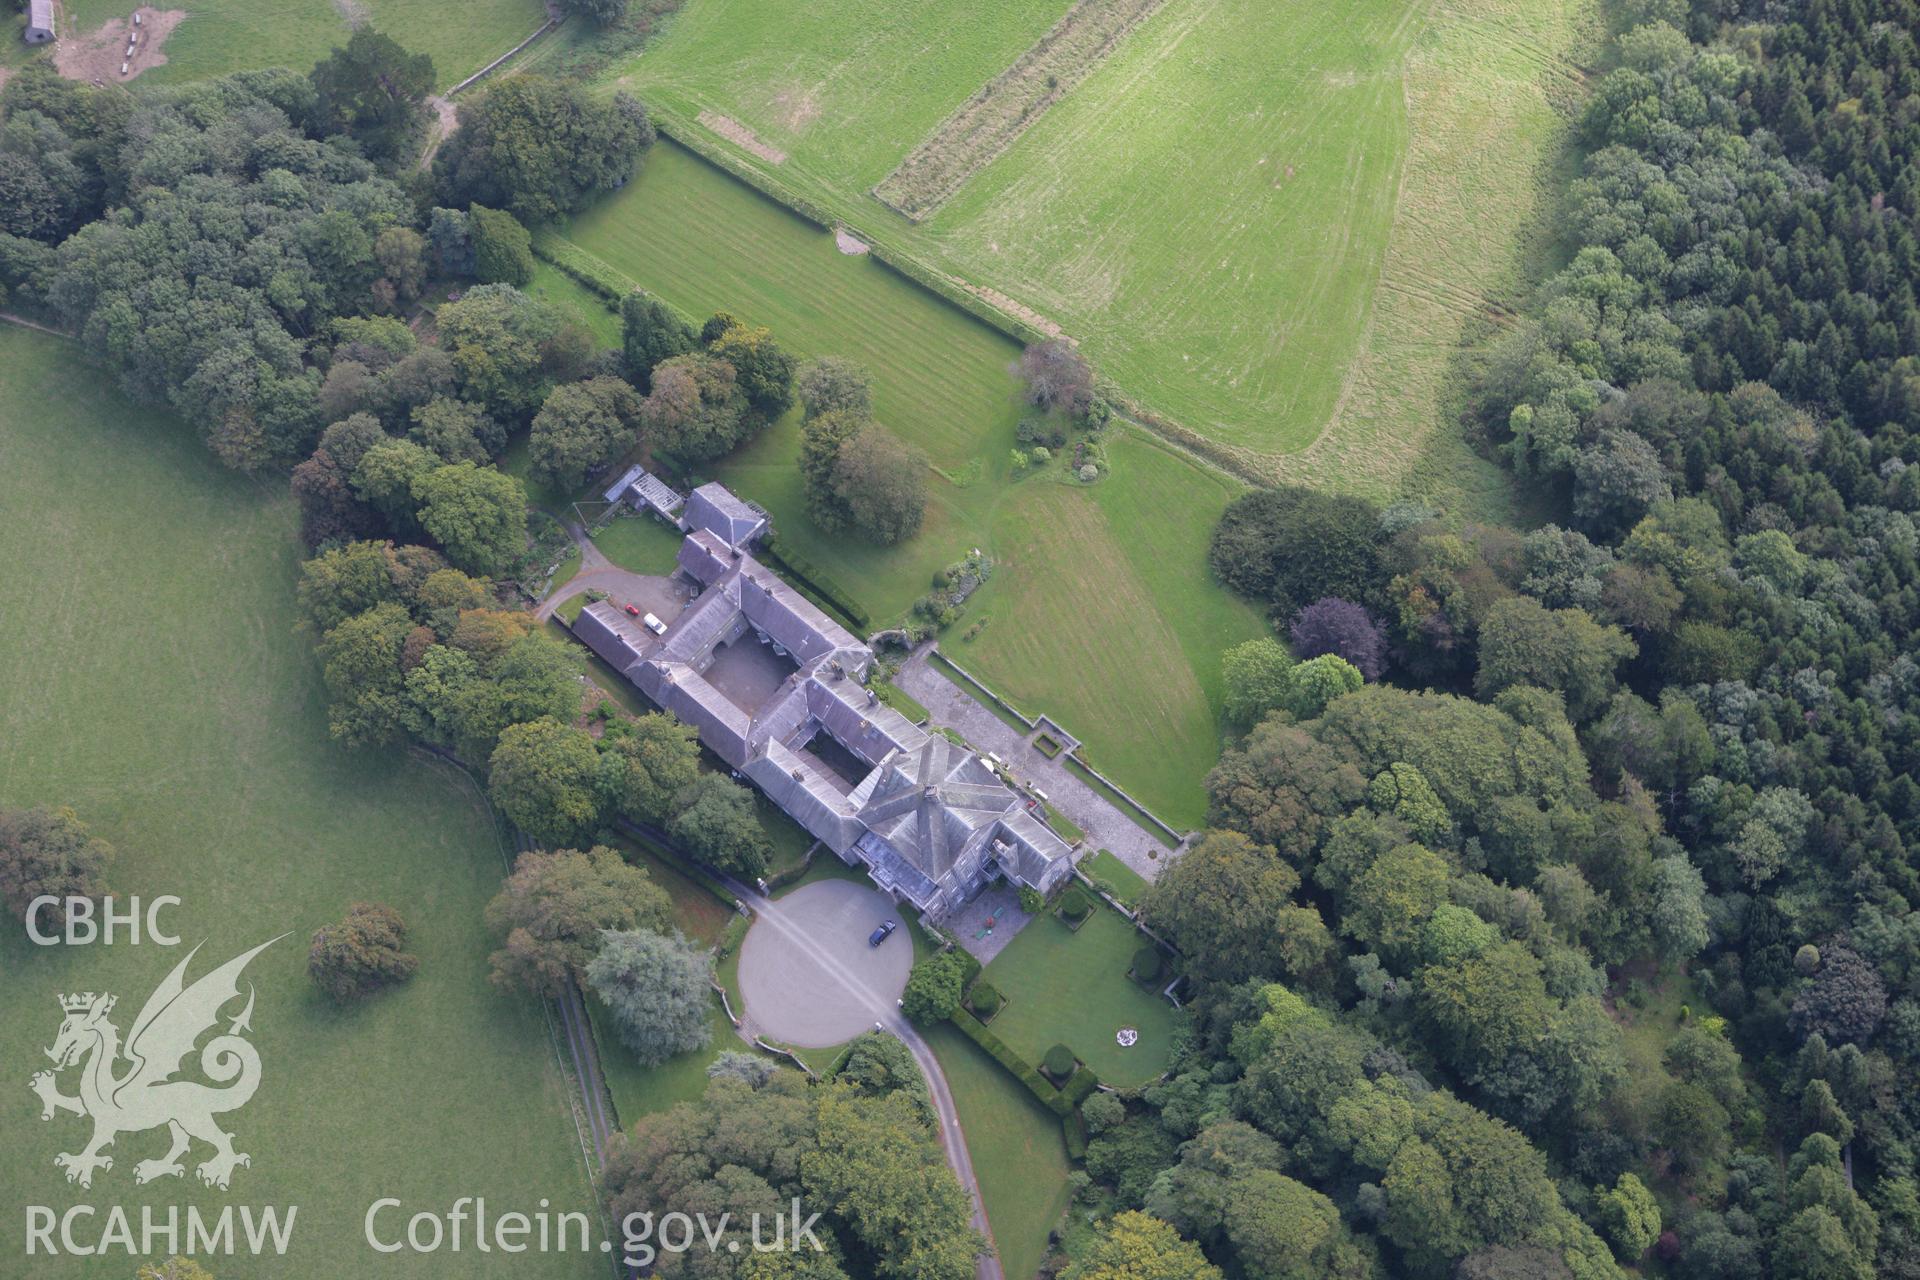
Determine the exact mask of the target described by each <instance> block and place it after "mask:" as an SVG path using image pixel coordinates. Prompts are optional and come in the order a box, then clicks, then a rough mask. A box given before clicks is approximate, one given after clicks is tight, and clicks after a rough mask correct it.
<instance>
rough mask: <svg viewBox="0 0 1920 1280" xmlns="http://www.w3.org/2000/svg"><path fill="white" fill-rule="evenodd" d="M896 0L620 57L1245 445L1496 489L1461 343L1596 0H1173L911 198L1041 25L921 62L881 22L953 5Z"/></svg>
mask: <svg viewBox="0 0 1920 1280" xmlns="http://www.w3.org/2000/svg"><path fill="white" fill-rule="evenodd" d="M874 2H875V0H823V3H822V4H819V5H811V6H806V7H805V8H804V10H801V9H795V8H793V7H792V6H784V5H780V4H777V3H775V0H694V3H692V4H690V5H689V7H688V8H687V10H686V11H684V12H682V13H681V14H680V15H678V16H677V17H676V18H675V19H674V20H673V22H672V23H671V24H670V26H669V28H668V30H667V31H666V33H665V34H664V35H663V36H662V37H661V38H660V40H658V41H657V42H656V44H655V45H654V46H653V47H651V48H649V49H648V51H647V52H646V54H645V56H644V57H640V58H637V59H634V60H631V61H629V63H628V64H627V65H626V67H625V68H624V69H623V71H624V74H622V75H621V76H619V77H618V79H617V83H619V84H622V85H624V86H626V87H628V88H631V89H633V90H634V91H635V92H637V93H639V94H640V95H641V96H642V97H644V98H646V99H647V100H648V101H650V102H652V103H656V104H657V105H658V106H660V107H661V108H662V109H663V111H664V112H665V113H666V114H667V115H668V116H670V117H671V118H672V119H673V120H674V121H675V123H676V125H677V127H680V128H686V129H695V130H704V131H705V132H706V133H707V134H708V135H709V137H710V138H711V140H712V141H714V142H715V144H716V145H720V146H725V147H728V148H729V149H731V150H732V151H733V152H734V154H735V155H736V157H737V158H738V159H739V160H740V161H741V162H742V163H744V164H746V165H748V166H750V167H753V168H756V169H759V170H762V171H764V172H765V173H766V174H767V175H768V176H769V177H770V178H772V179H773V180H775V181H776V182H778V183H780V184H783V185H784V186H786V187H788V188H789V189H791V190H792V191H793V192H795V193H796V194H798V195H800V196H802V197H805V198H807V199H810V200H812V201H814V202H815V203H817V204H818V205H820V206H821V207H822V208H824V209H826V210H827V211H828V212H829V213H830V214H831V215H833V216H836V217H839V218H841V219H843V220H845V221H846V222H847V223H848V224H849V225H850V226H851V227H852V228H853V229H854V230H855V231H856V232H857V233H859V234H860V235H863V236H868V237H872V238H873V239H875V241H876V242H877V243H880V244H883V245H884V246H886V247H887V248H889V249H892V250H894V251H896V252H905V253H908V254H911V255H913V256H915V257H917V258H919V259H920V260H921V261H922V262H924V263H925V264H927V265H928V266H930V267H931V268H933V269H935V270H940V271H944V272H947V273H949V274H951V275H953V276H955V277H957V278H958V279H960V280H962V281H964V282H967V283H969V284H971V285H973V286H975V287H976V288H977V289H979V290H983V291H987V292H990V293H992V294H994V295H997V296H998V297H1003V298H1005V299H1007V300H1009V302H1010V304H1011V305H1012V306H1013V307H1014V308H1017V309H1018V310H1019V312H1020V313H1021V314H1024V315H1027V316H1029V317H1030V318H1034V317H1037V318H1038V319H1039V320H1040V321H1043V322H1051V323H1054V324H1057V325H1059V326H1060V327H1061V328H1062V329H1063V330H1064V332H1065V333H1066V334H1067V335H1068V336H1070V337H1072V338H1073V339H1075V340H1076V341H1078V342H1079V343H1080V344H1081V345H1082V347H1083V349H1084V350H1085V351H1086V352H1087V353H1088V355H1089V356H1090V357H1091V358H1092V359H1093V361H1094V362H1095V364H1096V365H1097V366H1098V367H1099V368H1100V369H1101V371H1102V372H1103V373H1104V374H1106V375H1107V376H1108V377H1110V378H1111V379H1112V380H1113V382H1114V383H1115V384H1116V385H1117V386H1118V388H1119V390H1120V391H1121V393H1122V394H1123V395H1124V396H1125V397H1126V398H1127V400H1128V401H1129V402H1130V403H1133V404H1135V405H1137V406H1139V407H1140V408H1141V409H1142V410H1143V411H1146V412H1148V413H1150V414H1152V415H1154V416H1157V417H1160V418H1164V419H1167V420H1169V421H1171V422H1172V423H1174V424H1176V425H1177V426H1178V427H1181V428H1185V429H1188V430H1192V431H1196V432H1198V433H1200V434H1202V435H1204V436H1206V437H1208V438H1209V439H1211V440H1212V441H1214V442H1215V443H1216V444H1217V445H1218V446H1220V447H1222V448H1224V449H1225V450H1227V451H1228V452H1230V453H1232V454H1233V455H1234V456H1235V458H1236V460H1237V462H1238V463H1239V464H1240V466H1241V468H1242V469H1243V470H1245V471H1247V472H1249V473H1256V474H1260V475H1263V476H1269V477H1273V478H1280V477H1283V476H1284V477H1299V478H1304V479H1308V480H1311V481H1312V482H1315V483H1322V484H1326V485H1328V486H1330V487H1338V488H1343V489H1347V490H1351V491H1359V492H1365V493H1367V494H1369V495H1371V496H1376V497H1381V496H1392V495H1395V494H1397V493H1399V492H1402V491H1404V490H1407V489H1409V488H1418V489H1422V490H1425V491H1428V492H1431V493H1434V494H1436V495H1437V496H1440V497H1442V498H1445V499H1447V500H1448V501H1450V502H1458V503H1460V504H1461V505H1463V506H1467V507H1471V508H1473V509H1474V510H1476V511H1477V512H1480V513H1482V514H1495V513H1497V512H1496V511H1495V510H1494V509H1496V508H1497V507H1498V505H1499V503H1500V501H1501V499H1500V498H1499V496H1498V493H1497V486H1495V485H1494V484H1492V483H1490V477H1491V476H1492V475H1493V471H1492V469H1491V468H1489V467H1486V466H1484V465H1483V464H1480V463H1478V461H1477V460H1476V459H1475V458H1474V457H1473V456H1472V455H1471V453H1470V452H1469V451H1468V450H1467V449H1466V448H1465V446H1464V444H1463V443H1462V442H1461V441H1460V439H1459V433H1458V432H1457V430H1454V429H1453V428H1451V427H1450V426H1444V425H1443V424H1444V423H1445V421H1446V419H1447V417H1448V416H1449V415H1448V414H1447V413H1446V412H1445V411H1446V409H1447V408H1448V400H1449V396H1450V393H1451V390H1452V388H1451V385H1450V378H1451V372H1452V366H1453V360H1454V357H1455V356H1456V355H1457V354H1458V352H1459V350H1460V348H1461V347H1462V346H1463V345H1464V344H1465V342H1466V341H1467V340H1468V339H1469V338H1470V337H1471V336H1472V335H1473V333H1474V332H1475V327H1476V326H1477V325H1480V324H1483V323H1484V322H1485V321H1486V320H1487V318H1488V314H1489V311H1490V309H1492V310H1494V311H1495V312H1496V313H1497V307H1492V308H1490V303H1492V302H1497V299H1498V298H1499V297H1500V296H1501V295H1503V294H1504V293H1507V292H1509V291H1511V290H1513V289H1515V288H1516V287H1517V286H1518V285H1519V284H1520V283H1521V281H1520V274H1521V273H1520V271H1519V265H1520V262H1521V259H1522V257H1523V246H1522V245H1521V244H1520V239H1521V235H1522V229H1523V228H1524V227H1526V226H1527V225H1528V223H1529V219H1530V216H1531V214H1532V213H1533V211H1534V210H1535V209H1536V208H1537V207H1538V201H1539V200H1540V199H1541V198H1542V197H1543V195H1544V194H1546V191H1547V185H1548V184H1546V183H1545V182H1543V180H1542V179H1543V174H1542V165H1543V161H1544V159H1545V157H1546V156H1548V155H1550V154H1551V153H1552V152H1553V151H1554V150H1555V148H1556V145H1557V143H1558V142H1559V140H1560V139H1561V137H1562V136H1563V135H1564V129H1565V124H1564V119H1563V117H1562V115H1561V113H1560V111H1559V109H1558V108H1557V106H1556V104H1557V103H1560V102H1564V101H1565V100H1566V99H1567V98H1568V96H1569V95H1570V93H1571V92H1572V91H1573V90H1574V89H1576V88H1577V85H1578V79H1579V74H1580V73H1579V71H1578V69H1577V68H1576V67H1575V66H1574V65H1573V61H1572V59H1573V58H1574V57H1577V56H1580V51H1581V50H1582V49H1583V47H1584V46H1583V41H1585V40H1586V39H1588V37H1589V34H1590V32H1591V31H1593V30H1596V29H1597V27H1598V23H1597V18H1596V16H1595V8H1596V6H1595V4H1594V3H1593V0H1546V2H1545V3H1539V2H1535V0H1355V3H1352V4H1345V5H1325V4H1317V3H1313V2H1312V0H1167V2H1166V3H1165V4H1163V5H1162V6H1161V7H1160V8H1159V9H1158V11H1157V12H1155V13H1154V14H1153V15H1152V16H1150V17H1149V18H1147V19H1146V20H1145V21H1144V22H1142V23H1141V24H1140V25H1139V26H1138V27H1136V28H1135V29H1134V30H1132V31H1131V32H1130V33H1129V34H1128V35H1126V36H1125V37H1124V38H1123V39H1122V40H1121V41H1120V42H1119V43H1118V45H1117V46H1116V47H1115V48H1114V49H1113V50H1112V51H1111V53H1110V54H1109V55H1108V56H1107V57H1106V58H1105V59H1104V60H1103V61H1101V63H1100V64H1099V65H1098V66H1097V67H1095V68H1094V70H1093V71H1092V72H1091V74H1089V75H1088V77H1087V78H1086V79H1085V81H1084V82H1082V83H1080V84H1079V85H1078V86H1077V87H1076V88H1074V89H1073V90H1072V92H1070V93H1068V94H1066V96H1065V97H1063V98H1062V99H1061V100H1059V101H1058V102H1056V103H1054V104H1053V105H1052V106H1051V107H1050V108H1049V109H1048V110H1046V111H1045V112H1043V113H1040V114H1038V115H1037V116H1035V117H1034V118H1033V123H1032V124H1031V127H1029V128H1028V129H1027V130H1026V132H1025V133H1024V134H1023V135H1022V136H1021V137H1020V138H1019V139H1018V140H1017V141H1015V142H1014V143H1013V144H1012V146H1011V147H1010V148H1009V149H1007V150H1006V151H1005V153H1004V154H1002V155H1000V156H999V157H998V158H997V159H995V160H993V161H992V162H991V163H988V164H987V165H985V166H984V167H983V168H981V169H980V170H979V171H978V172H977V173H975V174H974V175H973V176H972V177H971V178H970V179H969V180H967V181H966V182H965V183H964V184H963V185H961V186H960V188H959V189H958V191H957V193H956V194H955V195H954V196H953V197H952V198H951V199H950V200H949V201H948V202H947V203H946V204H944V205H943V206H942V207H940V208H939V209H938V211H937V212H935V213H934V214H933V215H932V216H931V217H929V218H928V219H927V220H926V221H925V222H922V223H920V224H918V225H913V224H910V223H909V222H908V221H907V220H906V219H904V218H902V217H901V216H899V215H898V214H896V213H894V212H893V211H892V210H890V209H888V208H887V207H886V206H885V205H884V204H882V203H881V201H880V200H879V199H877V198H875V196H874V195H873V193H872V191H873V187H874V186H875V185H876V183H878V182H880V181H881V180H882V179H883V178H884V177H885V176H886V175H887V174H888V173H890V172H891V171H892V169H893V168H894V166H896V165H898V164H899V163H900V162H901V161H902V160H903V159H905V158H906V157H907V156H908V155H909V154H910V153H911V152H912V151H913V150H914V148H916V147H918V146H919V145H920V144H921V143H922V142H924V141H925V140H926V139H927V138H928V137H929V136H930V135H932V134H933V133H934V131H935V128H936V127H937V125H938V123H939V122H940V121H941V120H944V119H945V118H946V117H947V116H948V115H949V114H950V113H951V112H953V111H954V110H955V109H957V108H959V107H960V106H961V104H962V103H963V102H965V101H966V100H967V98H968V96H969V95H971V94H972V93H973V92H974V91H976V90H978V89H979V88H980V87H981V86H982V85H984V84H985V83H986V82H987V80H989V79H991V78H992V77H993V76H995V75H997V74H999V73H1000V72H1002V71H1004V70H1006V69H1007V68H1008V67H1009V66H1011V65H1012V64H1013V62H1014V61H1015V59H1017V58H1018V57H1019V55H1020V53H1021V52H1022V51H1023V50H1025V49H1026V48H1027V46H1028V44H1030V43H1031V40H1032V38H1033V36H1034V34H1035V32H1033V30H1032V29H1031V27H1030V26H1029V27H1027V28H1023V29H1022V30H1021V32H1020V35H1021V36H1022V37H1024V38H1023V39H1021V40H1019V41H1018V42H1016V41H1015V40H1013V39H1011V38H1009V39H1008V40H1007V41H1005V42H1004V43H1005V44H1011V45H1013V46H1014V47H1013V48H1012V49H1010V50H1008V49H1005V48H1002V49H1000V51H999V52H1000V53H1001V55H1003V56H1002V57H1001V60H1000V61H999V62H997V63H995V64H993V65H991V66H990V67H988V68H986V69H985V70H984V73H982V67H981V66H980V65H979V64H980V63H983V62H988V61H989V59H987V58H986V56H985V53H986V51H985V50H984V49H980V48H979V47H977V46H975V45H971V44H969V45H966V46H964V48H963V51H962V52H961V53H960V54H958V55H956V56H955V57H954V58H952V59H951V61H950V62H949V60H947V59H946V58H945V57H944V56H943V58H942V59H937V60H935V61H934V62H933V63H932V64H931V65H933V66H935V67H937V68H939V70H938V71H936V72H933V73H931V74H929V75H927V76H925V77H923V78H918V79H913V80H908V81H904V82H903V81H901V80H899V79H897V78H895V77H892V76H890V75H889V74H888V68H889V66H890V65H891V64H888V63H886V62H885V61H883V60H882V59H881V58H879V57H876V56H875V54H876V53H877V52H891V51H895V50H897V49H902V48H911V47H914V46H915V45H916V44H919V45H932V44H933V43H934V41H935V40H937V39H938V38H940V37H941V36H942V35H943V34H945V31H946V25H947V24H948V23H950V22H951V21H952V18H951V16H950V15H949V14H948V13H947V12H946V11H945V10H946V9H950V8H951V7H950V6H948V7H942V6H933V5H928V6H925V7H924V8H921V7H914V8H912V9H911V10H910V11H908V12H907V13H905V14H904V15H903V14H901V13H900V12H899V8H900V7H899V6H891V7H890V8H891V9H892V10H893V17H892V20H891V21H890V22H889V23H887V24H883V26H884V31H885V34H884V36H878V35H870V34H868V25H869V23H870V22H871V14H870V13H869V12H868V10H870V9H871V8H872V7H873V3H874ZM1002 7H1006V8H1016V7H1018V6H1002ZM1066 7H1067V6H1066V5H1065V4H1064V3H1060V2H1059V0H1056V2H1055V3H1054V4H1052V5H1050V6H1048V9H1049V10H1050V12H1048V13H1046V14H1041V13H1032V14H1027V13H1026V12H1025V10H1024V9H1022V11H1021V13H1022V16H1026V17H1031V18H1032V19H1033V23H1034V24H1039V23H1040V22H1041V20H1042V19H1043V18H1046V19H1057V18H1058V17H1059V15H1060V14H1061V13H1062V12H1064V11H1065V9H1066ZM981 25H994V26H997V25H1000V24H998V23H992V24H987V23H983V24H981ZM1007 25H1008V30H1009V31H1011V30H1012V27H1013V25H1014V24H1012V23H1011V22H1009V23H1008V24H1007ZM874 41H884V49H876V46H875V45H874V43H873V42H874ZM919 69H920V65H919V64H915V70H919ZM962 69H964V70H965V72H966V73H967V75H966V76H963V75H962V74H961V71H962ZM968 76H971V77H973V78H972V79H971V81H970V82H969V81H968V78H967V77H968ZM794 102H806V103H817V105H818V108H819V109H818V111H817V113H816V112H814V111H812V110H811V109H809V110H806V111H800V112H797V113H796V112H794V111H793V110H791V109H790V107H789V106H787V105H786V104H791V103H794ZM702 113H705V115H704V119H703V115H702ZM929 117H931V121H929ZM719 122H727V123H726V126H725V127H724V128H722V127H717V125H718V124H719ZM923 125H924V127H922V126H923ZM734 126H738V127H739V128H741V129H744V130H745V131H746V133H747V136H748V137H749V138H751V139H754V140H757V141H758V143H760V144H764V147H768V148H772V149H773V152H774V153H775V154H776V155H779V156H782V157H784V158H782V159H780V160H779V161H778V162H777V163H776V162H775V161H774V160H773V159H770V158H769V156H768V155H767V154H765V152H764V151H762V150H760V149H757V148H749V147H747V146H745V145H743V144H742V142H741V140H740V136H739V135H738V134H737V133H735V132H733V128H734Z"/></svg>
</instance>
